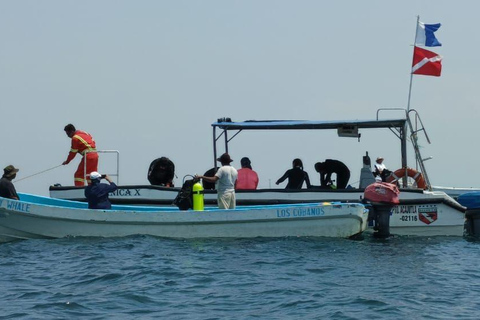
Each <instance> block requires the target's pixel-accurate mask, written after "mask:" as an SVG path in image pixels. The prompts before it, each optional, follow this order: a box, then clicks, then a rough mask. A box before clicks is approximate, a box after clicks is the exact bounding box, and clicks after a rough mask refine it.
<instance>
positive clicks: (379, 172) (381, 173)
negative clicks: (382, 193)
mask: <svg viewBox="0 0 480 320" xmlns="http://www.w3.org/2000/svg"><path fill="white" fill-rule="evenodd" d="M383 160H384V159H383V157H378V158H377V160H376V161H375V165H374V166H373V167H374V168H375V171H374V172H373V175H374V176H375V177H380V178H381V179H382V181H383V182H386V181H387V178H388V176H389V175H390V174H391V173H392V172H391V171H390V170H388V169H387V166H386V165H385V163H383Z"/></svg>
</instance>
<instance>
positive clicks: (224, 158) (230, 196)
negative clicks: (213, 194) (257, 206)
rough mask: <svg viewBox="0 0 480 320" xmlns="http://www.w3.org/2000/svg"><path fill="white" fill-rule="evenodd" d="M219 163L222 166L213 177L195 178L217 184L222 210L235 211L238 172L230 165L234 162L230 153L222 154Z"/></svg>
mask: <svg viewBox="0 0 480 320" xmlns="http://www.w3.org/2000/svg"><path fill="white" fill-rule="evenodd" d="M217 161H219V162H220V163H221V164H222V166H221V167H220V168H219V169H218V171H217V172H216V173H215V175H214V176H213V177H207V176H199V175H196V176H195V178H198V179H202V180H205V181H208V182H214V183H215V184H216V189H217V201H218V207H219V208H220V209H235V203H236V199H235V182H236V181H237V177H238V172H237V170H236V169H235V168H234V167H232V166H231V165H230V163H231V162H232V161H233V160H232V159H231V158H230V155H229V154H228V153H224V154H222V155H221V156H220V158H218V159H217Z"/></svg>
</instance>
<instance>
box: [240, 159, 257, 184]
mask: <svg viewBox="0 0 480 320" xmlns="http://www.w3.org/2000/svg"><path fill="white" fill-rule="evenodd" d="M240 165H241V166H242V168H241V169H239V170H238V177H237V182H236V183H235V189H237V190H255V189H257V186H258V174H257V173H256V172H255V171H253V170H252V164H251V162H250V159H248V158H247V157H243V158H242V159H241V160H240Z"/></svg>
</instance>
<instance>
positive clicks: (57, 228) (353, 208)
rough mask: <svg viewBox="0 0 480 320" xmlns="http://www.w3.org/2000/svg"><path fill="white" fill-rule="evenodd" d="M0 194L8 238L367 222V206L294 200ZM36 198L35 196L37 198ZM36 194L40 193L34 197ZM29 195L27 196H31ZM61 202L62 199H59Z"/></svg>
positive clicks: (343, 229) (201, 233) (251, 230)
mask: <svg viewBox="0 0 480 320" xmlns="http://www.w3.org/2000/svg"><path fill="white" fill-rule="evenodd" d="M22 198H27V200H23V201H16V200H9V199H3V198H0V233H1V234H0V237H4V238H7V239H10V240H13V239H30V238H62V237H69V236H70V237H124V236H130V235H151V236H158V237H169V238H216V237H221V238H224V237H225V238H232V237H233V238H251V237H288V236H295V237H296V236H316V237H317V236H318V237H341V238H347V237H350V236H353V235H356V234H359V233H361V232H362V231H363V230H365V228H366V226H367V218H368V210H366V209H365V207H364V206H363V205H361V204H331V205H329V204H319V203H317V204H313V203H312V204H299V205H289V206H284V205H277V206H256V207H244V208H238V209H235V210H220V209H213V208H208V210H205V211H180V210H178V209H176V208H171V207H168V208H165V207H162V208H160V207H158V208H157V207H129V208H127V206H118V207H115V206H114V208H112V209H113V210H88V209H86V208H82V207H81V205H83V206H84V205H85V204H83V203H81V204H79V205H78V206H79V207H77V208H72V207H66V206H64V205H63V204H65V203H68V202H69V201H62V200H54V199H49V198H45V199H49V200H52V201H50V204H49V205H44V204H40V205H39V204H36V203H34V202H29V197H28V196H25V195H23V196H22V195H21V199H22ZM37 198H38V197H37ZM40 198H41V197H40ZM32 199H33V198H32ZM62 203H63V204H62Z"/></svg>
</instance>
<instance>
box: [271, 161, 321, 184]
mask: <svg viewBox="0 0 480 320" xmlns="http://www.w3.org/2000/svg"><path fill="white" fill-rule="evenodd" d="M287 178H288V183H287V186H286V187H285V189H302V186H303V182H305V183H306V185H307V188H311V187H312V186H311V185H310V178H309V177H308V173H307V172H305V171H304V170H303V162H302V160H300V159H298V158H296V159H293V161H292V169H290V170H287V171H286V172H285V173H284V174H283V176H282V177H281V178H280V179H278V180H277V182H275V184H277V185H278V184H280V183H282V182H283V181H285V179H287Z"/></svg>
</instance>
